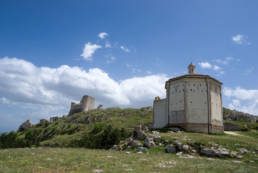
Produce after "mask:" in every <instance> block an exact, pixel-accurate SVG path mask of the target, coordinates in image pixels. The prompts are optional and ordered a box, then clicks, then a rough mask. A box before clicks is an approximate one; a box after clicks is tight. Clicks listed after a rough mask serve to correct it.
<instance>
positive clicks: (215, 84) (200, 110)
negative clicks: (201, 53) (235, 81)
mask: <svg viewBox="0 0 258 173" xmlns="http://www.w3.org/2000/svg"><path fill="white" fill-rule="evenodd" d="M221 86H222V83H221V82H220V81H218V80H216V79H215V78H213V77H210V76H208V75H202V74H196V73H195V65H194V64H192V63H191V64H190V65H189V66H188V74H186V75H183V76H178V77H175V78H171V79H169V80H168V81H166V84H165V89H166V98H165V99H160V98H159V97H156V98H155V100H154V103H153V127H154V128H163V127H180V128H182V129H184V130H186V131H192V132H203V133H219V132H223V131H224V127H223V112H222V95H221Z"/></svg>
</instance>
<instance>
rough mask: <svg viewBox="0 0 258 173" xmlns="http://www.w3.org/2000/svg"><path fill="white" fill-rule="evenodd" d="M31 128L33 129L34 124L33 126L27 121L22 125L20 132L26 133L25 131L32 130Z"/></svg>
mask: <svg viewBox="0 0 258 173" xmlns="http://www.w3.org/2000/svg"><path fill="white" fill-rule="evenodd" d="M30 127H32V124H31V122H30V120H27V121H25V122H24V123H22V124H21V125H20V127H19V129H18V131H24V130H26V129H28V128H30Z"/></svg>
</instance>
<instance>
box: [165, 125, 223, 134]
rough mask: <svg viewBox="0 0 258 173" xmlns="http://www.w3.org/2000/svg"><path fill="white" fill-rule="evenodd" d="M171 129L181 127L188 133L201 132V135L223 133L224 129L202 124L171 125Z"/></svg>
mask: <svg viewBox="0 0 258 173" xmlns="http://www.w3.org/2000/svg"><path fill="white" fill-rule="evenodd" d="M168 126H169V127H180V128H183V129H184V130H186V131H188V132H201V133H223V132H224V127H223V126H218V125H213V124H210V125H209V128H208V124H202V123H173V124H169V125H168Z"/></svg>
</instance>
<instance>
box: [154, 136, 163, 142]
mask: <svg viewBox="0 0 258 173" xmlns="http://www.w3.org/2000/svg"><path fill="white" fill-rule="evenodd" d="M153 140H154V142H156V143H160V142H161V137H160V136H154V137H153Z"/></svg>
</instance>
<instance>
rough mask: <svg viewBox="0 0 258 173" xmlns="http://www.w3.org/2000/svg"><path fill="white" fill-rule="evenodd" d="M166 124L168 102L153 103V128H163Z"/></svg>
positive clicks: (158, 101) (164, 100) (157, 101)
mask: <svg viewBox="0 0 258 173" xmlns="http://www.w3.org/2000/svg"><path fill="white" fill-rule="evenodd" d="M167 124H168V102H167V99H162V100H155V101H154V102H153V128H163V127H165V126H167Z"/></svg>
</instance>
